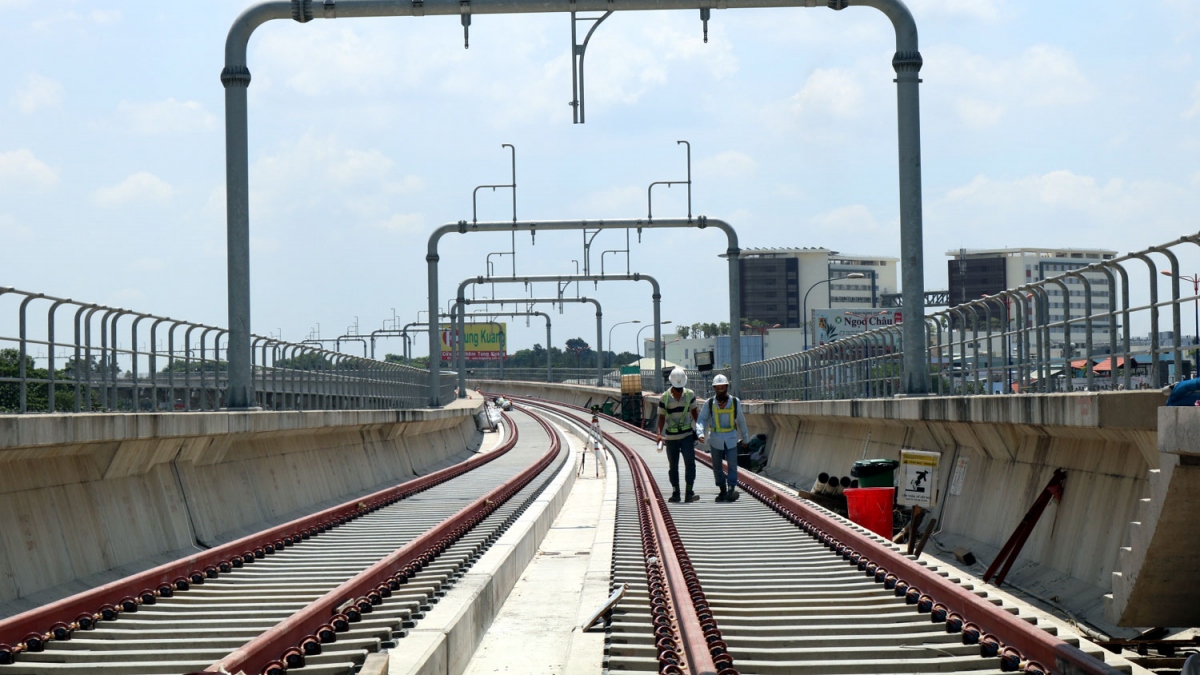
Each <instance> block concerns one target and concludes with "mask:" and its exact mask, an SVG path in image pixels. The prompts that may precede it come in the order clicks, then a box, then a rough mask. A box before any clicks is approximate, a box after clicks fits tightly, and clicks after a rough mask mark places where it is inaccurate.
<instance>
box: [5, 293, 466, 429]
mask: <svg viewBox="0 0 1200 675" xmlns="http://www.w3.org/2000/svg"><path fill="white" fill-rule="evenodd" d="M9 310H12V311H13V314H10V313H9ZM14 318H15V321H13V320H12V319H14ZM13 332H15V333H16V335H15V336H12V333H13ZM227 335H228V333H227V331H226V330H225V329H223V328H218V327H215V326H208V325H204V324H199V323H192V322H188V321H179V320H176V319H171V318H168V317H160V316H154V315H152V314H146V313H142V312H135V311H132V310H128V309H121V308H117V307H107V306H104V305H96V304H90V303H85V302H80V301H77V300H71V299H69V298H56V297H52V296H48V295H45V294H42V293H32V292H28V291H22V290H18V289H15V288H5V287H0V412H16V413H27V412H50V413H54V412H59V413H62V412H94V411H128V412H135V411H193V410H217V409H220V408H222V407H223V406H224V405H225V401H226V390H227V387H228V378H227V369H226V361H225V358H224V357H225V353H226V349H227ZM252 354H253V364H254V370H253V374H254V388H255V397H256V399H255V400H256V402H257V405H258V406H260V407H262V408H263V409H266V410H312V409H351V408H355V409H367V408H373V409H385V408H386V409H394V408H417V407H424V406H427V405H428V404H429V398H430V397H429V383H428V378H429V375H428V372H427V371H424V370H421V369H418V368H412V367H409V366H403V365H400V364H395V363H385V362H380V361H373V360H370V359H366V358H361V357H355V356H350V355H346V354H341V353H338V352H330V351H327V350H324V349H321V348H320V347H317V346H315V345H311V344H293V343H289V342H284V341H282V340H279V339H275V338H270V337H262V336H257V335H256V336H253V342H252ZM441 391H442V394H441V395H442V400H443V401H449V400H453V394H454V382H453V378H452V374H451V375H446V376H444V377H443V378H442V382H441Z"/></svg>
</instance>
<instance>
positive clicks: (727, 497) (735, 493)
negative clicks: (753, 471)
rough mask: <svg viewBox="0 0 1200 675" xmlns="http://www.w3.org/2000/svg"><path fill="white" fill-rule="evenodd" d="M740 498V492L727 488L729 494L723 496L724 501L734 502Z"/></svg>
mask: <svg viewBox="0 0 1200 675" xmlns="http://www.w3.org/2000/svg"><path fill="white" fill-rule="evenodd" d="M740 496H742V495H741V493H740V492H738V491H737V490H734V489H733V488H729V492H728V493H727V494H726V495H725V501H727V502H736V501H737V498H738V497H740Z"/></svg>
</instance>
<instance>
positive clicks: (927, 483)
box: [898, 449, 942, 508]
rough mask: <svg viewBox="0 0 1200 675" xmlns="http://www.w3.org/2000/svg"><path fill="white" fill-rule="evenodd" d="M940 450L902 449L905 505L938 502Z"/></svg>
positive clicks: (901, 489) (901, 493)
mask: <svg viewBox="0 0 1200 675" xmlns="http://www.w3.org/2000/svg"><path fill="white" fill-rule="evenodd" d="M941 458H942V453H940V452H929V451H927V450H909V449H902V450H900V480H899V482H898V487H899V490H900V499H899V500H898V501H899V502H900V503H901V504H904V505H905V506H920V507H922V508H929V507H932V506H933V505H934V504H936V503H937V485H938V482H937V470H938V462H939V461H940V460H941Z"/></svg>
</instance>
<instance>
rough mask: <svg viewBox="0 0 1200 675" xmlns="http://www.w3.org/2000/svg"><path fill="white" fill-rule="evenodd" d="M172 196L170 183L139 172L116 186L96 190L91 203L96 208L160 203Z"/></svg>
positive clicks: (172, 190) (172, 189)
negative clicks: (137, 203) (136, 203)
mask: <svg viewBox="0 0 1200 675" xmlns="http://www.w3.org/2000/svg"><path fill="white" fill-rule="evenodd" d="M174 194H175V189H174V188H173V187H171V184H170V183H167V182H166V181H164V180H163V179H161V178H159V177H158V176H155V175H154V174H152V173H149V172H147V171H139V172H137V173H135V174H132V175H130V176H129V177H128V178H126V179H125V180H123V181H121V182H120V183H118V184H116V185H113V186H110V187H103V188H100V189H98V190H96V191H95V192H93V193H92V202H93V203H94V204H96V205H97V206H108V207H112V206H124V205H126V204H131V203H134V202H161V201H165V200H167V199H170V198H171V196H172V195H174Z"/></svg>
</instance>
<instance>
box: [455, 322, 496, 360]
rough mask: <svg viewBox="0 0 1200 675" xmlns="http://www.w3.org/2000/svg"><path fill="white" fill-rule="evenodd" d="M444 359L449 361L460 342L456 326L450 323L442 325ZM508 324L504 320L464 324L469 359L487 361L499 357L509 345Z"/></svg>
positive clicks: (464, 342)
mask: <svg viewBox="0 0 1200 675" xmlns="http://www.w3.org/2000/svg"><path fill="white" fill-rule="evenodd" d="M441 333H442V360H443V361H449V360H450V359H451V357H452V355H453V351H452V350H453V349H454V347H456V346H457V344H458V336H457V335H456V331H455V330H454V327H452V326H451V325H450V324H448V323H444V324H442V325H441ZM507 337H508V325H507V324H505V323H504V322H502V321H490V322H487V323H468V324H467V325H466V326H464V330H463V335H462V341H463V346H464V347H465V348H466V353H467V360H468V361H486V360H488V359H498V358H500V357H501V355H503V354H504V350H505V348H506V347H507V346H508V340H507Z"/></svg>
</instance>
